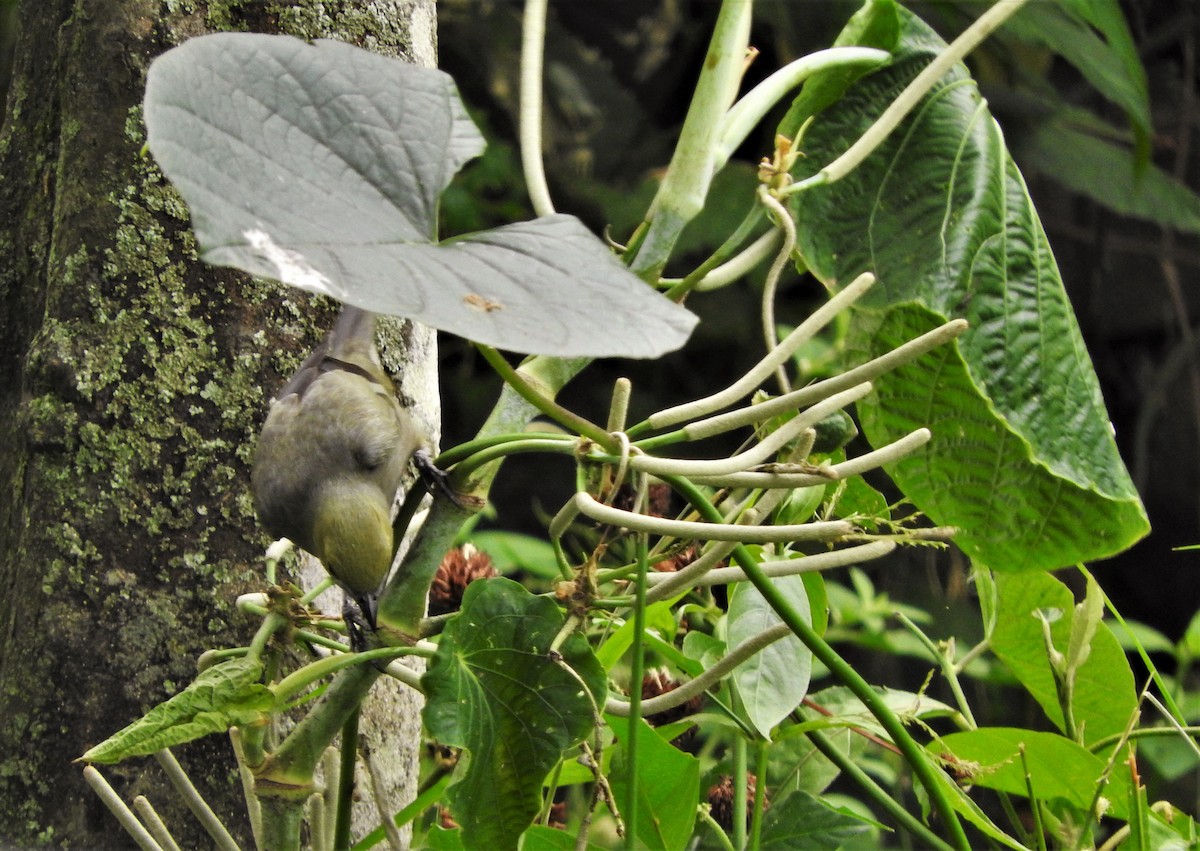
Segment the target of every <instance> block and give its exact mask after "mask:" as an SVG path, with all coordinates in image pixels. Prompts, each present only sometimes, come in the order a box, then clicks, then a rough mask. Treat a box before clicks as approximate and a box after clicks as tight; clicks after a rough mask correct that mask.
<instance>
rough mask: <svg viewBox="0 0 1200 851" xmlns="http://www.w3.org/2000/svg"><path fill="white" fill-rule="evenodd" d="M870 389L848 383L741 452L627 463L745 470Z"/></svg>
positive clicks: (653, 469)
mask: <svg viewBox="0 0 1200 851" xmlns="http://www.w3.org/2000/svg"><path fill="white" fill-rule="evenodd" d="M870 392H871V385H870V383H868V382H864V383H862V384H859V385H857V386H856V387H851V388H850V389H849V390H844V391H842V392H841V393H838V394H836V395H834V396H831V397H829V398H828V399H826V400H824V401H823V402H820V403H818V404H816V405H814V406H813V407H811V408H809V409H808V410H806V411H804V412H803V413H801V414H797V415H796V416H795V417H793V418H792V419H790V420H788V421H787V422H786V423H784V424H783V425H782V426H780V427H779V428H777V429H776V430H775V431H773V432H771V433H770V434H769V435H767V436H766V437H765V438H763V440H761V441H760V442H758V443H756V444H755V445H754V446H752V447H750V448H749V449H747V450H746V451H745V452H740V453H738V454H737V455H733V456H730V457H729V458H714V459H711V460H697V459H691V458H658V457H655V456H653V455H634V456H633V457H632V458H630V459H629V464H630V466H631V467H633V469H635V470H638V471H640V472H644V473H650V474H651V475H655V476H692V477H694V476H724V475H729V474H731V473H737V472H741V471H743V470H748V469H750V468H752V467H756V466H758V465H759V464H763V463H765V462H766V461H767V459H769V458H770V457H771V456H772V455H774V454H775V453H776V452H778V451H779V450H780V449H782V448H783V447H785V446H786V445H787V444H788V443H790V442H792V441H793V440H795V439H796V438H798V437H800V436H801V435H802V434H803V433H804V432H805V431H808V430H809V429H810V428H812V427H813V426H814V425H816V424H817V423H819V422H820V421H821V420H823V419H824V418H825V417H827V416H829V415H830V414H831V413H833V412H834V411H838V410H841V409H842V408H844V407H846V406H847V405H849V404H851V403H852V402H857V401H858V400H859V399H861V398H863V397H864V396H866V395H867V394H868V393H870ZM722 430H724V429H722ZM701 431H703V429H701ZM718 433H719V432H718V431H711V432H707V433H697V432H696V431H694V430H692V429H691V428H690V427H689V428H685V429H684V434H685V435H686V436H687V437H688V438H690V439H692V440H699V439H701V438H703V437H710V436H712V435H713V434H718Z"/></svg>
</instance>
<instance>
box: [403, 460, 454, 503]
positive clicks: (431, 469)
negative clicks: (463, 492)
mask: <svg viewBox="0 0 1200 851" xmlns="http://www.w3.org/2000/svg"><path fill="white" fill-rule="evenodd" d="M413 464H414V465H415V466H416V468H417V473H418V474H419V475H420V476H421V481H423V482H424V483H425V487H426V488H428V490H429V492H430V493H433V492H435V491H436V492H437V493H440V494H441V495H442V496H444V497H446V498H447V499H448V500H450V501H451V502H453V503H454V504H455V505H457V506H458V507H459V508H462V505H463V503H462V499H461V498H460V497H459V495H458V493H457V492H456V491H455V490H454V488H452V487H450V474H449V473H447V472H446V471H445V470H443V469H441V468H440V467H438V466H437V465H436V464H434V463H433V456H432V455H431V454H430V453H429V450H428V449H425V448H421V449H418V450H417V451H416V452H414V453H413Z"/></svg>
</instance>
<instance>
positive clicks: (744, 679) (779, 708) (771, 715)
mask: <svg viewBox="0 0 1200 851" xmlns="http://www.w3.org/2000/svg"><path fill="white" fill-rule="evenodd" d="M773 582H774V584H775V587H776V588H778V589H779V591H780V593H782V594H783V596H784V597H785V598H786V599H787V600H788V602H790V603H791V604H792V607H793V608H794V609H795V610H796V611H797V612H798V613H799V614H800V617H801V618H803V619H804V620H805V621H806V622H808V623H811V622H812V613H811V611H810V610H809V606H808V594H807V592H806V591H805V589H804V580H803V579H801V578H800V577H799V576H780V577H778V578H776V579H774V580H773ZM781 623H783V620H782V619H781V618H780V617H779V615H778V614H777V613H776V611H775V610H774V609H773V608H771V605H770V604H769V603H768V602H767V601H766V600H765V599H764V598H763V596H762V594H761V593H760V592H759V590H758V589H757V588H755V587H754V586H753V585H751V584H750V583H749V582H739V583H738V584H737V585H735V586H734V588H733V591H732V593H731V594H730V596H729V629H728V635H727V638H726V640H727V641H728V642H729V646H730V647H737V646H738V645H739V644H741V643H742V642H743V641H747V640H749V639H751V638H754V637H755V636H756V635H758V634H759V633H761V632H764V631H765V630H768V629H771V628H772V627H775V626H778V625H779V624H781ZM810 676H812V651H811V650H809V649H808V647H806V646H805V644H804V642H802V641H801V640H800V639H799V638H797V637H796V636H795V635H788V636H787V637H785V638H781V639H779V640H778V641H774V642H772V643H771V644H769V645H767V647H766V648H765V649H763V650H761V651H759V652H758V653H756V654H754V655H753V656H751V657H750V658H749V659H747V660H746V661H745V662H742V664H740V665H738V666H737V667H736V668H735V669H734V671H733V684H734V687H735V688H736V689H737V693H738V696H739V697H741V699H742V706H743V707H744V708H745V710H746V715H747V716H748V717H749V718H750V723H751V724H753V725H754V728H755V729H756V730H758V732H759V733H761V734H762V735H763V737H764V738H766V739H770V738H771V730H772V729H774V727H775V725H776V724H778V723H779V722H780V721H782V720H783V719H784V718H786V717H787V716H788V715H789V714H790V713H791V711H792V710H793V709H795V708H796V707H797V706H799V705H800V701H802V700H803V699H804V696H805V695H806V694H808V681H809V677H810Z"/></svg>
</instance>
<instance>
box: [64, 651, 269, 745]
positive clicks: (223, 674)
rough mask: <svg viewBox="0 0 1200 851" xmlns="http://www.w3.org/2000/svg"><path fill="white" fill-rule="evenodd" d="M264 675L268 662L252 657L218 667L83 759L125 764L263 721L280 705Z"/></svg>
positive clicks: (235, 660)
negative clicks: (264, 666)
mask: <svg viewBox="0 0 1200 851" xmlns="http://www.w3.org/2000/svg"><path fill="white" fill-rule="evenodd" d="M262 673H263V668H262V663H261V662H260V661H259V660H257V659H252V658H250V657H248V656H243V657H240V658H236V659H230V660H228V661H225V662H221V663H220V664H217V665H213V666H212V667H211V668H208V669H207V670H205V671H202V672H201V673H200V675H199V676H197V677H196V679H195V680H193V681H192V683H191V684H190V685H189V686H188V687H187V688H185V689H184V690H183V691H181V692H180V693H179V694H177V695H175V696H174V697H172V698H170V699H168V700H166V701H165V702H163V703H160V704H159V705H158V706H156V707H154V708H153V709H151V710H150V711H149V712H147V713H146V714H145V715H143V716H142V717H141V718H139V719H138V720H137V721H134V722H133V723H132V724H130V725H129V726H128V727H126V728H125V729H124V730H121V731H120V732H119V733H115V734H113V735H112V736H110V737H109V738H107V739H105V740H104V741H103V742H101V743H100V744H98V745H96V747H94V748H92V749H91V750H89V751H88V752H87V753H85V754H84V755H83V756H82V757H80V759H81V760H82V761H83V762H99V763H113V762H120V761H121V760H123V759H127V758H129V757H131V756H145V755H147V754H152V753H154V752H155V751H160V750H162V749H163V748H169V747H173V746H175V745H182V744H183V743H185V742H190V741H193V740H195V739H199V738H200V737H202V736H207V735H208V734H209V733H223V732H225V731H226V730H228V729H229V728H230V727H235V726H239V725H243V726H244V725H249V724H257V723H261V722H263V721H265V720H267V718H268V717H269V716H270V713H271V710H272V709H273V708H274V706H275V695H274V694H272V693H271V690H270V689H269V688H267V687H266V686H265V685H263V684H262V683H260V682H259V679H260V678H261V677H262Z"/></svg>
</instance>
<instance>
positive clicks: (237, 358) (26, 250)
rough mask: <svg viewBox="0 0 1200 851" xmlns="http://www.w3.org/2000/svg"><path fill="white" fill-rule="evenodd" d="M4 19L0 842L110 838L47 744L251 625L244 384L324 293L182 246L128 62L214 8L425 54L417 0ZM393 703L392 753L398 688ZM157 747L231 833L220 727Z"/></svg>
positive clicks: (418, 379) (91, 4) (95, 725)
mask: <svg viewBox="0 0 1200 851" xmlns="http://www.w3.org/2000/svg"><path fill="white" fill-rule="evenodd" d="M16 19H17V21H18V25H19V32H18V34H17V43H16V47H15V53H14V57H15V58H14V64H13V69H12V77H11V86H10V89H9V95H8V99H7V104H6V109H5V112H4V123H3V125H2V127H0V587H2V588H3V589H4V591H3V594H0V630H2V632H0V753H3V754H4V758H3V761H2V762H0V845H9V844H17V845H31V844H35V843H45V844H52V845H73V846H83V847H125V846H128V845H129V844H130V843H129V842H128V840H127V838H126V837H124V835H123V834H121V833H120V832H119V830H118V828H117V826H116V822H115V821H114V820H113V818H112V817H111V816H110V815H109V814H108V812H107V811H106V810H104V809H103V808H102V806H101V805H100V803H99V802H98V799H97V798H96V797H95V796H93V795H92V794H91V793H90V792H89V791H87V788H86V786H85V784H84V782H83V779H82V776H81V771H80V766H78V765H75V764H72V760H74V759H75V758H77V757H78V756H79V755H80V754H81V753H83V751H84V750H86V749H87V748H88V747H89V746H91V745H94V744H96V743H98V742H100V741H101V740H103V739H105V738H107V737H108V736H109V735H111V734H112V733H113V732H115V731H117V730H118V729H120V728H121V727H123V726H125V725H126V724H128V723H129V722H130V721H132V720H134V719H135V718H137V717H138V716H140V715H141V714H142V713H144V712H145V710H147V709H148V708H149V707H151V706H153V705H155V704H157V703H159V702H160V701H162V700H163V699H165V698H167V697H169V696H170V695H172V694H174V693H175V692H177V691H178V690H179V689H181V688H182V687H183V686H184V685H186V683H188V682H189V681H190V680H191V679H192V678H193V676H194V675H195V672H196V665H195V662H196V658H197V657H198V656H199V654H200V653H201V652H202V651H203V650H205V649H208V648H212V647H228V646H237V645H241V644H244V643H246V641H247V639H248V637H249V636H250V635H251V634H252V631H253V629H254V628H255V626H256V624H255V623H253V622H252V621H251V619H249V618H248V617H246V616H244V615H242V614H240V613H239V612H237V611H236V609H235V607H234V601H235V599H236V597H237V595H238V594H239V593H243V592H245V591H249V590H257V589H259V588H261V587H263V585H264V580H263V577H262V574H261V572H260V568H259V565H260V563H261V555H262V549H263V546H264V545H265V543H266V537H265V534H264V533H263V532H262V530H261V529H260V528H259V526H258V524H257V521H256V520H255V518H254V514H253V509H252V507H251V502H250V497H249V470H248V460H249V458H250V457H251V453H252V450H253V444H254V440H255V437H256V435H257V431H258V428H259V426H260V425H261V423H262V419H263V416H264V415H265V409H266V404H267V400H268V399H269V398H270V397H271V395H272V394H273V393H274V391H275V389H277V387H278V386H279V385H280V383H281V382H282V380H283V378H284V377H285V376H286V375H287V374H289V373H290V371H291V370H292V369H294V367H295V366H296V364H298V363H299V360H300V358H301V356H302V355H303V353H305V352H306V351H307V350H308V349H309V348H310V347H311V346H312V344H313V343H314V341H315V340H316V339H317V338H318V336H319V335H320V334H321V333H322V330H323V329H324V328H325V327H327V326H328V324H329V322H330V320H331V317H332V316H333V314H334V310H333V309H332V308H331V307H330V306H329V305H328V303H323V302H317V301H316V300H310V299H307V298H303V297H301V296H299V295H296V294H294V293H285V292H284V291H283V290H284V288H283V287H281V286H280V285H278V284H275V283H273V282H267V281H260V280H252V279H250V278H248V277H247V276H245V275H242V274H239V273H236V272H233V271H230V270H219V269H214V268H211V267H206V266H204V265H203V264H201V263H199V262H198V261H197V259H196V253H195V246H194V242H193V239H192V236H191V233H190V231H189V229H188V217H187V212H186V209H185V208H184V206H183V204H182V202H181V201H180V200H179V197H178V196H177V195H176V193H175V192H174V191H173V190H172V189H171V188H170V187H169V185H168V184H167V183H166V181H165V180H164V179H163V177H162V176H161V174H160V173H159V172H158V170H157V169H156V168H155V166H154V163H153V161H152V160H151V159H150V158H149V157H143V156H142V155H141V153H140V150H141V147H142V145H143V142H144V129H143V127H142V123H141V113H140V106H139V105H140V102H141V97H142V91H143V88H144V84H145V73H146V69H147V67H148V65H149V63H150V61H151V59H152V58H153V57H154V56H156V55H157V54H159V53H161V52H163V51H164V50H167V49H168V48H170V47H172V46H174V45H175V44H177V43H179V42H181V41H183V40H185V39H186V38H188V37H191V36H194V35H199V34H202V33H205V32H208V31H212V30H216V29H248V30H253V31H260V32H288V33H292V34H295V35H299V36H301V37H305V38H316V37H330V38H339V39H342V40H347V41H351V42H353V43H356V44H359V45H361V46H364V47H367V48H369V49H372V50H377V51H379V52H382V53H387V54H391V55H397V56H402V57H403V58H406V59H408V60H409V61H416V62H418V63H419V64H424V65H433V64H434V49H435V48H434V9H433V0H391V2H362V0H359V2H354V0H343V2H332V1H331V0H325V2H323V3H315V2H314V3H293V4H282V3H273V2H261V0H260V2H235V1H232V0H224V2H217V0H212V2H207V3H206V2H197V0H164V2H154V0H75V2H72V0H25V2H23V3H22V4H21V7H20V10H19V13H18V15H17V18H16ZM396 346H397V347H398V348H394V349H393V350H392V351H391V352H390V353H389V357H390V358H391V360H392V362H403V363H404V364H405V374H404V380H403V384H402V386H403V387H404V390H405V393H406V395H407V397H408V398H415V399H417V400H419V404H420V405H422V406H423V408H422V410H421V411H420V412H419V413H418V415H419V416H422V417H423V418H425V419H426V420H428V421H431V422H433V423H436V421H437V414H436V375H435V372H434V370H435V366H436V357H435V354H434V352H435V350H434V348H433V335H432V332H430V331H428V330H427V329H423V328H419V327H416V326H405V327H403V328H401V333H399V334H397V335H396ZM402 714H403V715H404V716H405V717H407V719H409V722H410V726H409V727H408V728H406V729H405V730H404V732H402V733H401V734H399V735H400V739H401V740H400V747H399V750H400V752H401V753H402V754H406V755H405V756H403V757H402V759H401V761H400V773H401V774H404V773H405V772H407V773H408V774H410V775H411V774H412V773H413V767H414V765H415V751H416V744H417V735H418V734H417V733H416V732H415V731H414V729H413V727H412V726H411V719H413V718H415V717H416V715H417V713H416V711H415V709H413V708H411V707H410V708H409V709H408V710H407V711H405V712H404V713H402ZM390 741H391V742H392V743H391V744H389V745H388V747H389V748H393V749H394V748H395V747H396V737H395V736H394V735H392V736H391V737H390ZM177 755H178V756H179V758H180V761H181V762H183V764H184V765H185V767H186V768H188V769H189V771H190V772H191V774H192V777H193V780H194V781H195V783H196V785H197V786H198V787H199V788H200V789H201V791H202V792H203V793H204V794H205V795H206V796H208V798H209V800H210V802H211V803H212V804H213V806H214V809H215V810H216V811H217V813H218V814H219V815H220V816H221V817H222V818H223V819H224V820H225V821H226V824H227V825H228V826H229V827H230V829H231V830H232V831H233V832H234V835H235V836H236V837H237V839H238V840H239V842H240V843H241V844H242V845H243V846H245V847H249V846H250V844H251V843H250V840H249V834H248V831H247V828H246V824H245V816H244V807H243V804H242V802H241V800H240V785H239V784H238V782H237V780H236V776H235V772H234V771H233V757H232V752H231V749H230V746H229V744H228V740H227V739H225V738H223V737H216V736H214V737H209V738H207V739H204V740H201V741H199V742H196V743H194V744H192V745H189V746H186V747H183V748H180V749H179V750H178V753H177ZM104 771H105V775H106V776H107V777H108V779H109V780H110V782H112V783H113V784H114V785H115V786H116V787H117V788H118V791H120V793H121V794H122V796H123V797H124V798H125V799H126V800H131V799H132V798H133V796H134V795H138V794H146V795H147V796H148V797H150V798H151V800H152V802H153V803H154V804H155V806H156V807H159V808H160V812H161V813H162V814H163V817H164V820H165V821H166V822H167V824H168V826H169V827H171V829H172V830H173V831H175V833H176V836H177V838H178V839H179V841H180V844H181V845H182V846H183V847H204V846H207V845H208V844H209V842H208V841H207V840H206V839H204V838H203V837H202V836H201V835H200V834H199V832H198V830H199V829H198V828H197V827H195V822H194V821H193V819H192V818H191V817H190V815H188V814H187V812H186V810H185V808H184V806H183V804H182V802H181V801H180V800H179V798H178V797H177V796H175V795H174V794H172V793H170V792H169V791H167V788H166V785H165V779H164V778H163V776H162V774H161V773H160V772H159V771H158V770H157V768H156V767H155V766H154V763H153V761H152V760H133V761H130V762H129V763H128V764H121V765H118V766H113V767H111V768H106V769H105V770H104ZM390 803H391V804H393V805H394V806H399V805H400V804H401V803H403V801H402V800H392V801H391V802H390Z"/></svg>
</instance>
